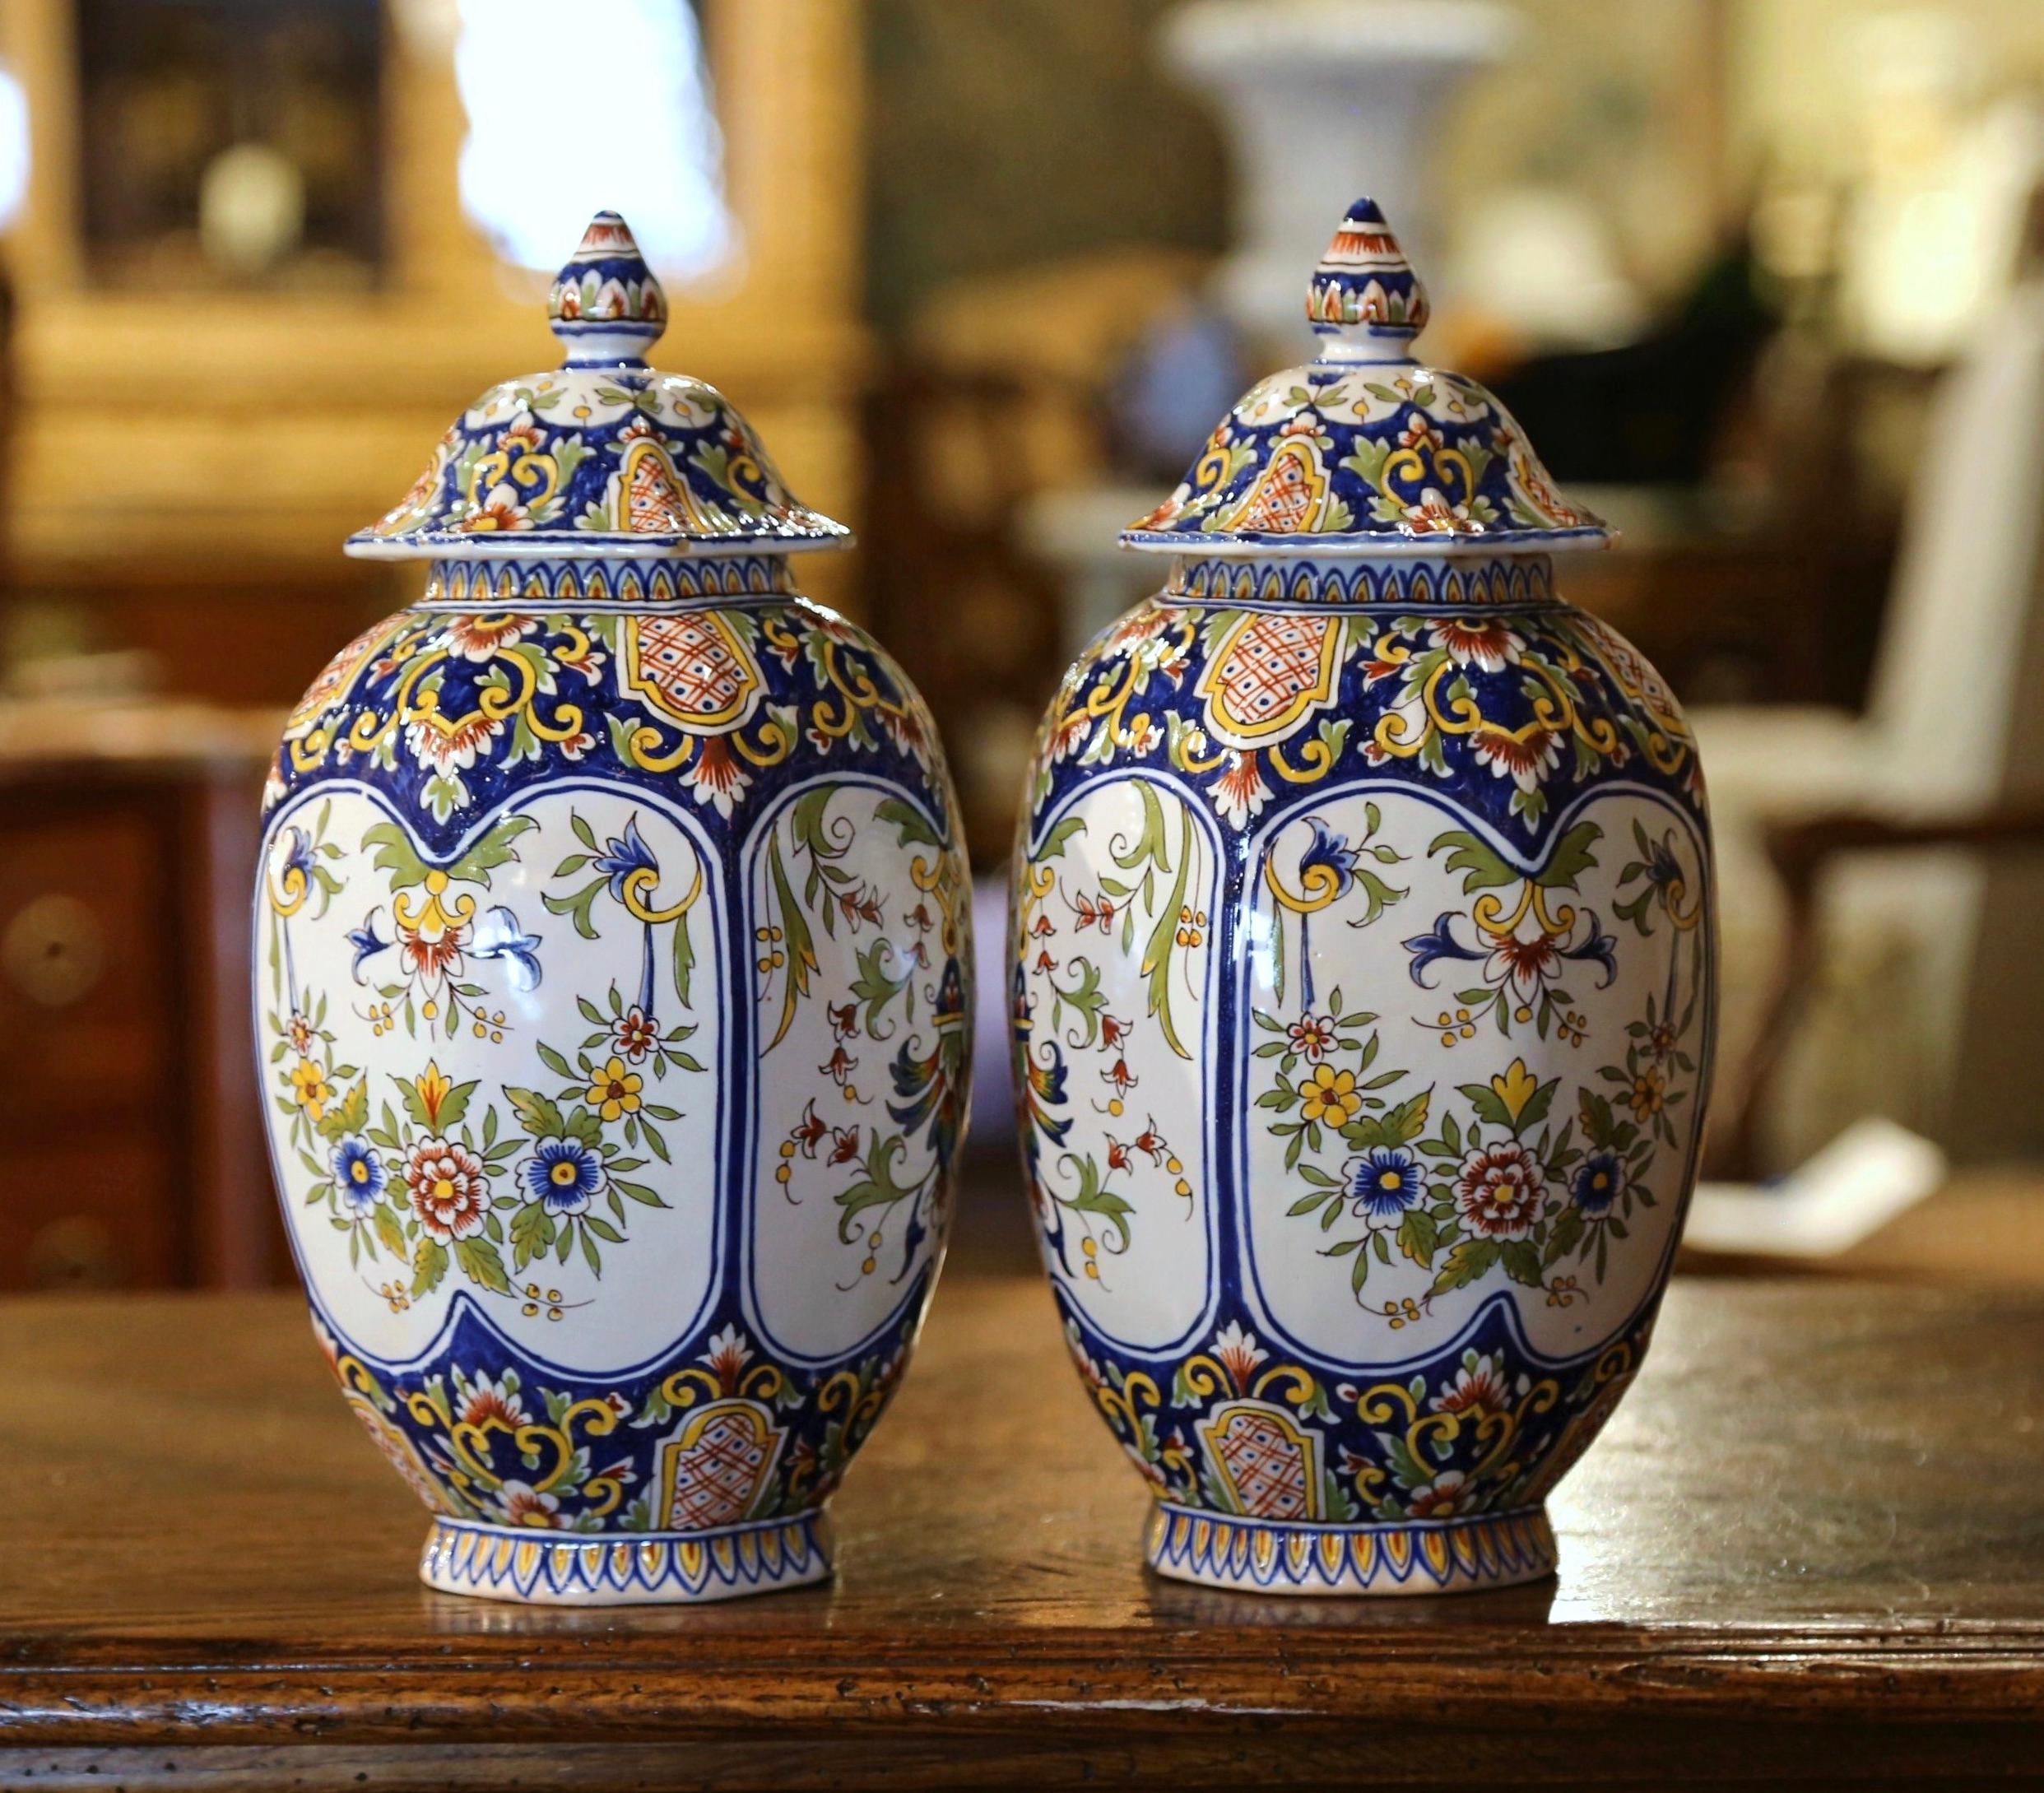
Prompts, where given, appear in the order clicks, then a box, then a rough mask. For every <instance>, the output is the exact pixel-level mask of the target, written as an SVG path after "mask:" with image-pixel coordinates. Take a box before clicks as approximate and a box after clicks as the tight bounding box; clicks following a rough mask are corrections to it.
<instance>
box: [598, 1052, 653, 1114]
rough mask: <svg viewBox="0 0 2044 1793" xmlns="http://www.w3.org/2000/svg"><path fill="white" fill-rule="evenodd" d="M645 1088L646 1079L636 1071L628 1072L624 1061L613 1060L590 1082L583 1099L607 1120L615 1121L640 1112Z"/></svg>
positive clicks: (619, 1059)
mask: <svg viewBox="0 0 2044 1793" xmlns="http://www.w3.org/2000/svg"><path fill="white" fill-rule="evenodd" d="M645 1086H646V1081H645V1079H644V1078H643V1077H641V1076H640V1075H639V1073H638V1072H637V1071H627V1070H626V1069H625V1061H624V1060H623V1059H621V1058H613V1059H612V1060H611V1061H610V1063H609V1064H607V1065H606V1066H604V1067H603V1069H602V1070H601V1071H598V1072H597V1074H596V1075H594V1076H593V1077H592V1078H591V1079H590V1080H589V1088H588V1093H587V1094H586V1096H585V1097H584V1100H586V1101H587V1102H588V1103H590V1105H591V1106H592V1107H593V1108H595V1109H596V1111H597V1112H598V1113H599V1114H601V1115H602V1117H603V1118H604V1119H605V1120H606V1121H615V1120H616V1119H617V1118H618V1117H619V1116H620V1115H624V1114H633V1113H636V1112H638V1108H639V1091H640V1090H641V1089H644V1088H645Z"/></svg>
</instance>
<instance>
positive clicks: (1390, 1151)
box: [1342, 1145, 1426, 1233]
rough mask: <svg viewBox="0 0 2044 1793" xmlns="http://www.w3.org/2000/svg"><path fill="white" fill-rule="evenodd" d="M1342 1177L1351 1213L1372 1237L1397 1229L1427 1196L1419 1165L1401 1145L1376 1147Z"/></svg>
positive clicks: (1355, 1160)
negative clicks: (1418, 1202)
mask: <svg viewBox="0 0 2044 1793" xmlns="http://www.w3.org/2000/svg"><path fill="white" fill-rule="evenodd" d="M1342 1174H1343V1176H1344V1178H1345V1179H1346V1181H1347V1182H1348V1185H1349V1207H1350V1212H1351V1213H1352V1214H1354V1215H1355V1216H1356V1218H1357V1219H1360V1220H1363V1221H1366V1222H1367V1223H1368V1225H1369V1229H1370V1230H1371V1231H1372V1232H1373V1233H1375V1232H1378V1231H1381V1230H1382V1229H1384V1228H1387V1227H1395V1226H1396V1225H1397V1224H1398V1223H1399V1222H1400V1221H1401V1220H1403V1219H1405V1212H1406V1210H1408V1209H1409V1208H1410V1207H1411V1206H1412V1205H1414V1204H1415V1202H1417V1201H1419V1198H1420V1196H1422V1195H1424V1193H1425V1192H1426V1176H1425V1173H1424V1172H1423V1171H1422V1170H1421V1169H1420V1168H1419V1160H1418V1159H1415V1157H1414V1156H1413V1155H1412V1154H1411V1153H1410V1152H1409V1151H1407V1150H1405V1148H1404V1147H1403V1146H1401V1145H1377V1146H1373V1147H1372V1148H1371V1149H1370V1150H1368V1151H1367V1152H1365V1153H1364V1154H1363V1155H1362V1156H1361V1157H1360V1158H1352V1159H1350V1160H1349V1162H1348V1163H1347V1164H1345V1165H1343V1166H1342Z"/></svg>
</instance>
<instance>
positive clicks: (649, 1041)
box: [611, 1003, 660, 1065]
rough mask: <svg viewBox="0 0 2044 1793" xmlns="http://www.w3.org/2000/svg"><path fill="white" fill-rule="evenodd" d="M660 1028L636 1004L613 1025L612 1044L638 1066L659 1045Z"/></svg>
mask: <svg viewBox="0 0 2044 1793" xmlns="http://www.w3.org/2000/svg"><path fill="white" fill-rule="evenodd" d="M659 1039H660V1026H659V1024H658V1023H657V1021H655V1020H653V1017H652V1016H651V1015H648V1014H647V1012H646V1011H645V1010H643V1009H642V1008H640V1007H639V1005H638V1004H637V1003H634V1004H633V1005H632V1006H631V1007H629V1009H627V1010H625V1012H624V1013H623V1014H622V1015H620V1016H618V1018H617V1020H616V1021H614V1022H612V1023H611V1043H612V1044H613V1045H615V1046H616V1047H617V1050H618V1051H619V1052H620V1053H622V1054H623V1055H624V1057H626V1058H628V1059H629V1060H630V1061H632V1063H634V1065H636V1064H637V1063H639V1061H640V1060H641V1059H643V1057H645V1056H646V1055H647V1053H648V1052H651V1051H652V1050H653V1047H655V1046H656V1045H657V1044H658V1043H659Z"/></svg>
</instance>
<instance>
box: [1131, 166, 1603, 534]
mask: <svg viewBox="0 0 2044 1793" xmlns="http://www.w3.org/2000/svg"><path fill="white" fill-rule="evenodd" d="M1306 316H1307V318H1308V321H1309V322H1310V323H1312V327H1313V330H1314V332H1315V333H1316V334H1317V336H1318V337H1320V354H1319V356H1318V358H1317V360H1314V361H1312V363H1310V364H1309V365H1307V366H1305V367H1294V368H1287V369H1285V370H1284V372H1283V373H1281V374H1272V375H1271V377H1270V378H1269V379H1266V380H1263V381H1261V383H1258V384H1257V385H1256V386H1255V387H1253V388H1251V389H1250V391H1249V392H1248V393H1247V394H1246V395H1245V396H1244V397H1242V398H1241V399H1240V400H1238V402H1237V403H1236V405H1235V408H1234V409H1233V411H1230V412H1229V414H1228V416H1226V417H1224V419H1222V420H1221V424H1220V427H1219V429H1217V430H1215V432H1214V434H1212V436H1210V438H1209V439H1208V440H1207V444H1206V447H1205V450H1204V451H1203V452H1202V453H1201V456H1200V458H1199V459H1198V460H1197V461H1196V462H1194V463H1193V466H1192V471H1191V472H1189V473H1188V474H1187V476H1186V477H1185V479H1184V481H1182V483H1181V484H1180V485H1179V486H1178V490H1176V491H1174V492H1173V494H1172V495H1171V496H1170V497H1169V498H1168V499H1165V500H1164V503H1163V504H1160V505H1159V506H1158V508H1157V509H1155V510H1154V511H1152V512H1151V513H1150V514H1149V515H1148V516H1147V517H1145V518H1141V519H1140V521H1138V522H1137V523H1134V524H1132V525H1131V526H1130V527H1129V528H1128V529H1127V531H1125V532H1123V534H1122V546H1123V547H1125V548H1136V549H1140V550H1146V551H1149V552H1152V553H1156V552H1167V553H1172V554H1187V553H1197V554H1201V555H1229V554H1233V555H1252V554H1253V555H1271V554H1274V553H1284V552H1287V551H1289V552H1293V553H1298V554H1309V553H1310V554H1312V555H1329V554H1351V555H1381V554H1425V555H1441V554H1452V553H1463V554H1468V553H1472V552H1482V553H1485V554H1494V553H1498V552H1499V551H1510V550H1515V549H1516V550H1522V551H1523V550H1535V549H1538V550H1545V549H1548V548H1550V547H1563V546H1565V547H1594V546H1601V545H1602V544H1603V543H1605V542H1606V541H1609V540H1610V531H1608V530H1607V529H1606V528H1605V526H1604V524H1603V523H1602V522H1601V521H1600V519H1599V518H1596V517H1593V516H1592V515H1591V513H1589V512H1587V511H1586V510H1583V509H1579V508H1578V507H1577V506H1575V505H1572V504H1568V503H1567V502H1566V501H1565V500H1564V499H1563V498H1562V497H1561V495H1560V494H1559V493H1558V492H1557V491H1556V490H1554V482H1553V481H1551V480H1550V479H1549V477H1548V474H1547V470H1546V468H1545V467H1542V466H1541V465H1540V461H1539V458H1537V457H1536V456H1535V454H1534V453H1533V449H1532V446H1531V444H1529V443H1528V442H1527V441H1526V437H1525V434H1523V433H1522V432H1521V430H1520V428H1519V426H1518V425H1517V423H1516V422H1514V421H1513V420H1512V416H1511V414H1510V413H1509V412H1508V411H1506V409H1505V408H1504V406H1503V405H1501V404H1499V403H1498V401H1497V399H1496V398H1495V397H1493V396H1492V395H1491V394H1490V393H1489V392H1487V391H1485V390H1484V388H1483V387H1481V386H1480V385H1478V384H1477V383H1476V382H1475V381H1474V380H1471V379H1464V378H1463V377H1462V376H1461V374H1449V373H1444V372H1442V370H1440V369H1438V368H1429V367H1424V366H1422V365H1420V364H1419V362H1418V361H1417V360H1415V359H1414V358H1413V343H1414V339H1415V337H1418V336H1419V332H1421V330H1423V329H1424V328H1425V327H1426V322H1427V290H1426V288H1425V287H1424V286H1422V285H1421V284H1420V282H1419V276H1418V275H1417V274H1415V273H1414V272H1413V271H1412V267H1411V265H1410V263H1409V262H1407V261H1406V260H1405V252H1404V251H1403V250H1401V249H1400V248H1399V246H1398V239H1397V238H1396V237H1395V236H1394V235H1392V234H1391V227H1390V225H1387V223H1386V222H1385V221H1384V215H1383V213H1382V211H1378V210H1377V206H1376V204H1375V202H1373V201H1372V200H1368V199H1359V200H1358V201H1356V202H1355V203H1354V205H1353V206H1351V207H1350V208H1349V211H1348V216H1346V217H1345V218H1344V219H1343V220H1342V221H1341V226H1340V229H1339V230H1336V232H1335V235H1334V240H1333V241H1332V242H1331V243H1330V244H1328V245H1327V253H1326V254H1325V255H1323V256H1322V258H1320V265H1319V266H1318V267H1316V268H1315V269H1314V270H1313V278H1312V285H1311V286H1309V287H1308V289H1307V293H1306Z"/></svg>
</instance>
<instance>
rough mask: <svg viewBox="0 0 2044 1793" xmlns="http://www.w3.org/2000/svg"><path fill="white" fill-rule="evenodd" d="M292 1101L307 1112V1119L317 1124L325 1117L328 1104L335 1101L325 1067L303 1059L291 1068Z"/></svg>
mask: <svg viewBox="0 0 2044 1793" xmlns="http://www.w3.org/2000/svg"><path fill="white" fill-rule="evenodd" d="M291 1099H292V1100H293V1101H294V1102H295V1103H297V1104H298V1105H299V1107H300V1108H303V1109H304V1111H305V1115H306V1117H307V1118H308V1119H309V1120H310V1121H313V1122H318V1121H319V1120H320V1118H321V1117H323V1116H324V1115H325V1113H326V1112H327V1104H328V1103H329V1102H331V1101H332V1100H333V1085H332V1084H330V1083H328V1081H327V1073H326V1071H325V1069H324V1067H323V1066H319V1065H316V1064H314V1062H313V1061H312V1060H311V1059H309V1058H301V1059H300V1060H299V1061H298V1062H297V1063H296V1064H295V1065H294V1066H292V1067H291Z"/></svg>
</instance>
